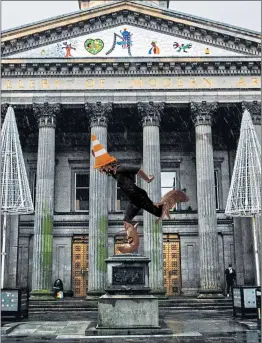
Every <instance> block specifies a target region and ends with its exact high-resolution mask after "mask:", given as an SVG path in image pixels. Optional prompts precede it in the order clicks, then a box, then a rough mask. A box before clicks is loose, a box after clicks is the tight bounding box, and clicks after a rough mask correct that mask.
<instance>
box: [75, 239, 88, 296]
mask: <svg viewBox="0 0 262 343" xmlns="http://www.w3.org/2000/svg"><path fill="white" fill-rule="evenodd" d="M72 256H73V258H72V285H73V291H74V296H75V297H85V296H86V294H87V287H88V236H74V237H73V254H72Z"/></svg>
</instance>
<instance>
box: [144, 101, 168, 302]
mask: <svg viewBox="0 0 262 343" xmlns="http://www.w3.org/2000/svg"><path fill="white" fill-rule="evenodd" d="M163 109H164V104H163V103H160V104H154V103H152V102H150V103H139V104H138V111H139V114H140V116H141V117H142V123H143V170H144V171H145V172H146V173H147V174H151V175H154V176H155V180H154V181H153V182H151V183H150V184H148V183H146V182H143V184H142V188H144V189H145V190H146V192H147V193H148V196H149V198H150V199H151V200H152V201H153V202H159V201H160V199H161V163H160V139H159V125H160V115H161V112H162V111H163ZM156 219H157V218H156V217H155V216H153V215H152V214H150V213H148V212H146V211H144V215H143V221H144V223H143V228H144V253H145V255H146V256H147V257H149V258H150V260H151V262H150V263H149V286H150V288H151V292H152V293H154V294H155V295H157V294H159V295H164V294H165V289H164V274H163V269H164V268H163V231H162V224H161V222H160V223H159V224H156V223H155V221H156Z"/></svg>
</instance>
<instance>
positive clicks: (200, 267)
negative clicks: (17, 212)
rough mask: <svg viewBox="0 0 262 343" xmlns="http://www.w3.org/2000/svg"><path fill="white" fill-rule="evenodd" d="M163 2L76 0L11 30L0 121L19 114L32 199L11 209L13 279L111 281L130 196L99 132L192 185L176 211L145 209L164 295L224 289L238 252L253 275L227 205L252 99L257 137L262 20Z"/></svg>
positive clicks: (42, 285)
mask: <svg viewBox="0 0 262 343" xmlns="http://www.w3.org/2000/svg"><path fill="white" fill-rule="evenodd" d="M168 3H169V2H168V1H143V2H141V1H124V0H120V1H104V2H103V3H102V4H101V2H100V3H98V2H97V1H88V0H86V1H84V0H82V1H79V6H80V9H79V10H78V11H76V12H74V13H71V14H68V15H63V16H59V17H55V18H51V19H49V20H43V21H41V22H36V23H32V24H30V25H26V26H23V27H19V28H15V29H12V30H8V31H5V32H3V33H2V42H1V48H2V94H1V101H2V120H3V119H4V117H5V113H6V109H7V106H9V105H11V106H12V107H13V108H14V110H15V114H16V120H17V125H18V129H19V134H20V140H21V145H22V149H23V153H24V160H25V163H26V167H27V172H28V179H29V182H30V186H31V191H32V198H33V202H34V208H35V212H34V213H33V214H31V215H27V216H20V217H15V216H12V217H10V218H9V221H8V237H7V256H6V269H5V270H6V277H5V280H6V281H5V283H6V285H5V286H6V287H15V286H19V287H26V286H27V287H29V289H30V291H31V292H32V294H33V295H35V294H44V293H45V292H46V291H49V290H51V289H52V285H53V283H54V281H55V280H56V279H57V278H60V279H62V281H63V283H64V289H65V290H71V289H72V290H73V291H74V295H75V296H76V297H84V296H86V295H88V296H97V295H100V294H102V293H103V292H104V288H105V285H106V264H105V259H106V258H107V257H108V256H112V255H113V254H114V253H117V246H118V244H119V239H118V237H115V235H116V233H117V232H118V231H120V230H121V229H122V227H123V222H122V220H123V213H124V210H125V208H126V205H127V199H126V197H125V195H124V194H122V192H121V190H120V189H119V188H118V185H117V183H116V182H115V180H113V179H110V178H107V177H105V176H103V175H101V174H100V173H98V172H97V171H95V170H94V168H93V164H94V161H93V159H92V155H91V154H90V140H91V133H92V134H95V135H96V137H97V138H98V139H99V140H100V142H101V143H102V144H103V145H104V146H105V147H106V149H107V150H108V151H109V152H110V154H112V155H114V156H115V157H117V158H118V159H119V160H120V161H122V162H127V163H135V164H139V165H141V166H142V167H143V170H145V172H147V173H148V174H154V175H155V180H154V182H152V183H151V184H149V185H148V184H145V183H143V181H141V180H139V179H138V178H137V179H136V180H135V181H136V182H137V183H138V185H140V186H141V187H143V188H144V189H146V191H147V192H148V194H149V195H150V197H151V198H152V200H154V201H159V200H160V198H161V194H165V193H166V192H167V191H169V190H170V189H173V188H179V189H185V190H186V194H187V195H188V197H189V199H190V200H189V202H187V203H182V204H178V205H177V208H176V210H175V211H172V212H171V219H164V220H163V221H162V223H160V224H159V225H156V224H155V222H154V218H153V217H152V216H151V215H149V214H148V213H143V212H141V213H139V214H138V216H137V220H139V222H140V225H139V235H140V237H141V245H140V248H139V253H141V254H143V255H146V256H148V257H150V259H151V263H150V287H151V288H152V292H154V293H155V294H158V293H159V294H163V293H166V294H167V295H180V294H185V295H192V294H199V293H200V294H206V293H208V294H210V293H212V294H219V293H221V292H222V291H223V289H224V287H225V279H224V269H225V268H226V267H227V266H228V264H229V263H232V264H233V266H234V267H235V269H236V272H237V282H238V284H246V285H251V284H254V283H255V282H256V280H255V266H254V251H253V238H252V228H251V222H250V220H249V219H248V218H247V219H233V218H231V217H228V216H226V215H225V213H224V212H225V206H226V201H227V195H228V191H229V187H230V181H231V177H232V171H233V167H234V159H235V153H236V148H237V142H238V138H239V131H240V123H241V118H242V113H243V109H244V108H247V109H248V111H249V112H250V113H251V115H252V118H253V122H254V125H255V129H256V131H257V134H258V136H259V139H261V105H260V88H261V77H260V72H261V61H260V59H261V41H260V35H259V33H257V32H252V31H250V30H246V29H243V28H238V27H233V26H230V25H227V24H222V23H219V22H214V21H210V20H207V19H204V18H199V17H195V16H192V15H187V14H183V13H179V12H176V11H172V10H170V9H168Z"/></svg>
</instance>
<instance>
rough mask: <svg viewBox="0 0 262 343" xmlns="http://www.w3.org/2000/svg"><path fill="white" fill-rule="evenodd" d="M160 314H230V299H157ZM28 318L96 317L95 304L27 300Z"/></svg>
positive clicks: (77, 300) (67, 299) (69, 299)
mask: <svg viewBox="0 0 262 343" xmlns="http://www.w3.org/2000/svg"><path fill="white" fill-rule="evenodd" d="M159 311H160V315H161V314H163V315H168V314H169V313H170V315H172V314H174V313H180V314H183V313H188V312H190V313H192V314H193V313H194V314H198V313H202V314H206V315H215V316H225V315H227V316H232V313H233V310H232V300H231V299H229V298H224V299H223V298H222V299H197V298H191V297H174V298H167V299H161V300H159ZM28 314H29V318H28V319H29V320H52V319H53V318H54V317H55V318H57V320H60V321H61V320H75V319H83V318H85V317H87V316H88V318H92V317H94V318H96V316H97V306H94V303H93V302H89V301H86V300H85V299H79V298H65V299H57V300H43V301H30V302H29V313H28Z"/></svg>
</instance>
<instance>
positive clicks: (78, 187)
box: [75, 172, 89, 211]
mask: <svg viewBox="0 0 262 343" xmlns="http://www.w3.org/2000/svg"><path fill="white" fill-rule="evenodd" d="M88 209H89V174H88V173H82V172H81V173H80V172H75V211H88Z"/></svg>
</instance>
